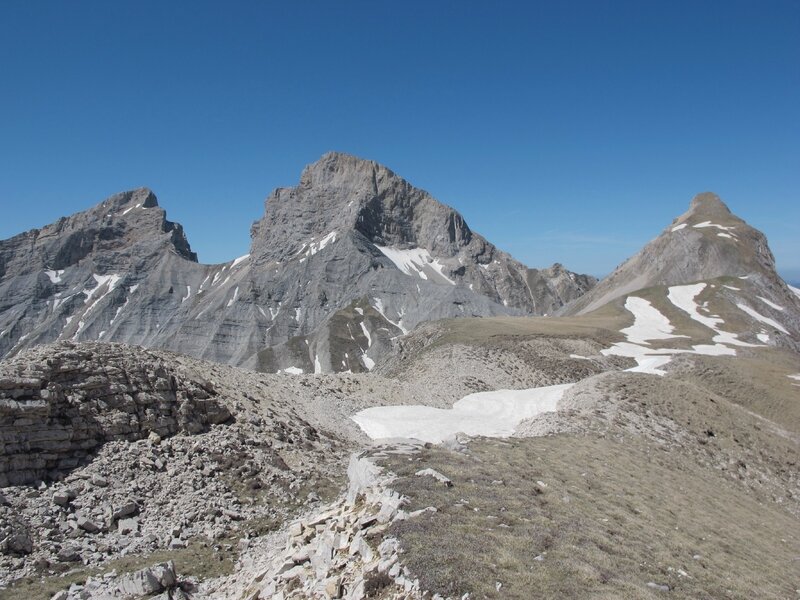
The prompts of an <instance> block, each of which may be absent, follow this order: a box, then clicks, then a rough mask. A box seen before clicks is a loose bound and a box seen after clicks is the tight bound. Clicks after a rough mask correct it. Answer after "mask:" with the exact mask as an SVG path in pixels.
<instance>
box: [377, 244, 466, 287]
mask: <svg viewBox="0 0 800 600" xmlns="http://www.w3.org/2000/svg"><path fill="white" fill-rule="evenodd" d="M375 247H376V248H377V249H378V250H380V251H381V252H382V253H383V254H384V255H385V256H386V258H388V259H389V260H391V261H392V262H393V263H394V264H395V266H396V267H397V268H398V269H400V270H401V271H402V272H403V273H405V274H406V275H409V276H411V277H414V276H418V277H420V278H421V279H428V274H427V273H425V267H428V268H429V269H431V270H432V271H433V272H434V273H436V274H437V275H439V276H440V277H441V278H442V279H444V280H445V281H447V282H448V283H450V284H451V285H455V284H456V282H455V281H453V280H452V279H450V278H449V277H448V276H447V275H445V274H444V265H443V264H442V263H440V262H439V259H438V258H433V257H431V253H430V252H428V251H427V250H426V249H425V248H410V249H408V250H401V249H400V248H393V247H391V246H377V245H376V246H375Z"/></svg>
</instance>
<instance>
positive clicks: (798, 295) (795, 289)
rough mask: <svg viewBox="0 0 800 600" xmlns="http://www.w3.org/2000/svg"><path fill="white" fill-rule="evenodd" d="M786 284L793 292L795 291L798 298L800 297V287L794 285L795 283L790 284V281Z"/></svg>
mask: <svg viewBox="0 0 800 600" xmlns="http://www.w3.org/2000/svg"><path fill="white" fill-rule="evenodd" d="M786 285H787V286H788V288H789V289H790V290H791V291H792V293H793V294H794V295H795V296H797V297H798V298H800V288H796V287H794V286H793V285H789V284H788V283H787V284H786Z"/></svg>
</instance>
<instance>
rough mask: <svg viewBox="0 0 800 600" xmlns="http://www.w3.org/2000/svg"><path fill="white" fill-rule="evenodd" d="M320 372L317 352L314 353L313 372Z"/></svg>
mask: <svg viewBox="0 0 800 600" xmlns="http://www.w3.org/2000/svg"><path fill="white" fill-rule="evenodd" d="M320 373H322V364H321V363H320V362H319V354H316V355H314V374H315V375H319V374H320Z"/></svg>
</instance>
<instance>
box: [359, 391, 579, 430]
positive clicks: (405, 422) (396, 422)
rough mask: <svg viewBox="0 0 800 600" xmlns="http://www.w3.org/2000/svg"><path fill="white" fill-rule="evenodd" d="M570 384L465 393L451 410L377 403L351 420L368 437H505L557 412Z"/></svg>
mask: <svg viewBox="0 0 800 600" xmlns="http://www.w3.org/2000/svg"><path fill="white" fill-rule="evenodd" d="M573 385H574V384H572V383H566V384H561V385H551V386H547V387H541V388H533V389H529V390H498V391H493V392H479V393H476V394H470V395H468V396H465V397H464V398H462V399H461V400H459V401H458V402H456V403H455V404H453V408H451V409H441V408H433V407H430V406H376V407H373V408H367V409H365V410H362V411H359V412H358V413H356V414H355V415H353V417H352V419H353V421H355V422H356V423H357V424H358V426H359V427H360V428H361V429H362V431H364V433H366V434H367V435H368V436H369V437H370V438H372V439H382V438H398V437H399V438H410V439H418V440H421V441H423V442H430V443H432V444H439V443H441V442H442V441H443V440H445V439H447V438H448V437H451V436H453V435H455V434H456V433H458V432H464V433H466V434H467V435H473V436H475V435H484V436H491V437H509V436H511V435H512V434H513V433H514V430H515V429H516V427H517V425H519V424H520V423H521V422H522V421H523V420H525V419H530V418H533V417H535V416H537V415H540V414H542V413H547V412H553V411H555V410H556V408H557V406H558V401H559V400H561V397H562V396H563V395H564V392H565V391H566V390H567V389H569V388H570V387H572V386H573Z"/></svg>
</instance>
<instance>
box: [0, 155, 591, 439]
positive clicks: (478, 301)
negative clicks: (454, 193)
mask: <svg viewBox="0 0 800 600" xmlns="http://www.w3.org/2000/svg"><path fill="white" fill-rule="evenodd" d="M251 236H252V243H251V249H250V253H249V255H248V256H246V257H242V258H241V259H237V260H234V261H230V262H228V263H225V264H220V265H201V264H198V263H197V262H196V256H195V254H194V253H193V252H192V251H191V249H190V247H189V244H188V242H187V241H186V238H185V236H184V234H183V230H182V228H181V227H180V225H177V224H174V223H171V222H170V221H168V220H167V219H166V214H165V212H164V210H163V209H161V208H160V207H159V206H158V202H157V200H156V198H155V195H154V194H153V193H152V192H151V191H150V190H147V189H144V188H142V189H138V190H133V191H130V192H125V193H121V194H117V195H115V196H112V197H110V198H108V199H107V200H105V201H104V202H102V203H101V204H99V205H97V206H95V207H94V208H92V209H89V210H87V211H85V212H82V213H78V214H75V215H73V216H71V217H66V218H62V219H60V220H59V221H58V222H56V223H53V224H51V225H48V226H46V227H44V228H42V229H35V230H31V231H29V232H26V233H23V234H20V235H18V236H15V237H13V238H10V239H8V240H3V241H0V331H2V332H3V333H2V335H0V356H14V355H16V354H18V353H19V352H20V351H21V350H23V349H25V348H29V347H32V346H34V345H37V344H42V343H46V342H52V341H56V340H74V341H86V340H102V341H116V342H124V343H128V344H138V345H143V346H147V347H158V348H166V349H171V350H176V351H180V352H182V353H184V354H189V355H193V356H197V357H201V358H206V359H210V360H214V361H217V362H224V363H229V364H235V365H242V366H247V367H249V368H254V369H259V370H263V371H268V372H276V371H280V370H284V369H287V368H288V369H290V370H291V371H297V370H300V369H302V370H303V371H305V372H313V371H325V372H329V371H348V370H349V371H353V372H359V371H366V370H370V369H371V368H372V367H373V365H375V364H376V363H378V362H380V361H381V360H382V359H383V358H384V357H385V356H387V355H389V354H391V352H392V351H393V349H394V346H395V339H396V338H397V337H398V336H400V335H402V334H403V333H404V332H405V331H407V330H410V329H412V328H414V327H415V326H416V325H417V324H419V323H422V322H425V321H429V320H435V319H441V318H446V317H459V316H474V315H477V316H482V315H525V314H534V315H541V314H545V313H551V312H553V311H554V310H556V309H558V308H559V307H561V306H562V305H563V304H565V303H566V302H568V301H570V300H572V299H574V298H576V297H578V296H580V295H581V294H582V293H584V292H585V291H586V290H588V289H590V288H591V287H592V285H593V284H594V282H595V281H594V279H593V278H591V277H588V276H581V275H576V274H574V273H570V272H569V271H567V270H566V269H564V268H563V267H561V266H560V265H554V266H553V267H551V268H549V269H541V270H536V269H528V268H527V267H525V266H524V265H522V264H521V263H519V262H518V261H516V260H514V259H513V258H511V257H510V256H509V255H507V254H506V253H504V252H502V251H500V250H498V249H497V248H496V247H494V246H493V245H492V244H490V243H489V242H487V241H486V240H485V239H484V238H482V237H481V236H480V235H478V234H476V233H475V232H473V231H472V230H471V229H470V228H469V227H468V226H467V224H466V223H465V222H464V219H463V218H462V217H461V215H459V214H458V213H457V212H456V211H454V210H453V209H451V208H449V207H447V206H445V205H443V204H441V203H439V202H437V201H436V200H435V199H433V198H432V197H431V196H430V195H429V194H428V193H427V192H424V191H423V190H420V189H418V188H415V187H413V186H412V185H410V184H409V183H408V182H406V181H405V180H403V179H402V178H400V177H399V176H397V175H395V174H394V173H392V172H391V171H390V170H389V169H387V168H385V167H383V166H381V165H378V164H377V163H374V162H372V161H367V160H361V159H358V158H356V157H353V156H349V155H345V154H340V153H330V154H326V155H325V156H323V157H322V158H321V159H320V160H319V161H318V162H316V163H314V164H313V165H310V166H309V167H308V168H306V169H305V170H304V171H303V174H302V176H301V179H300V183H299V185H298V186H297V187H295V188H290V189H283V188H281V189H278V190H276V191H275V192H273V194H272V195H270V197H269V198H268V199H267V202H266V210H265V214H264V217H263V218H262V219H260V220H259V221H258V222H257V223H256V224H255V225H254V226H253V228H252V231H251ZM392 257H394V260H392ZM412 259H413V260H412ZM24 393H26V392H24V391H22V390H20V394H24ZM50 393H51V390H49V389H48V390H46V391H45V392H44V394H43V395H42V398H44V399H45V400H46V399H47V397H48V395H49V394H50ZM206 416H207V419H208V421H209V422H211V423H221V422H225V421H226V420H227V419H229V418H230V415H229V414H228V413H226V412H225V411H224V410H222V409H221V408H220V407H219V405H211V406H209V407H208V412H207V415H206ZM156 433H157V434H159V435H160V434H161V432H160V431H158V432H156Z"/></svg>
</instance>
